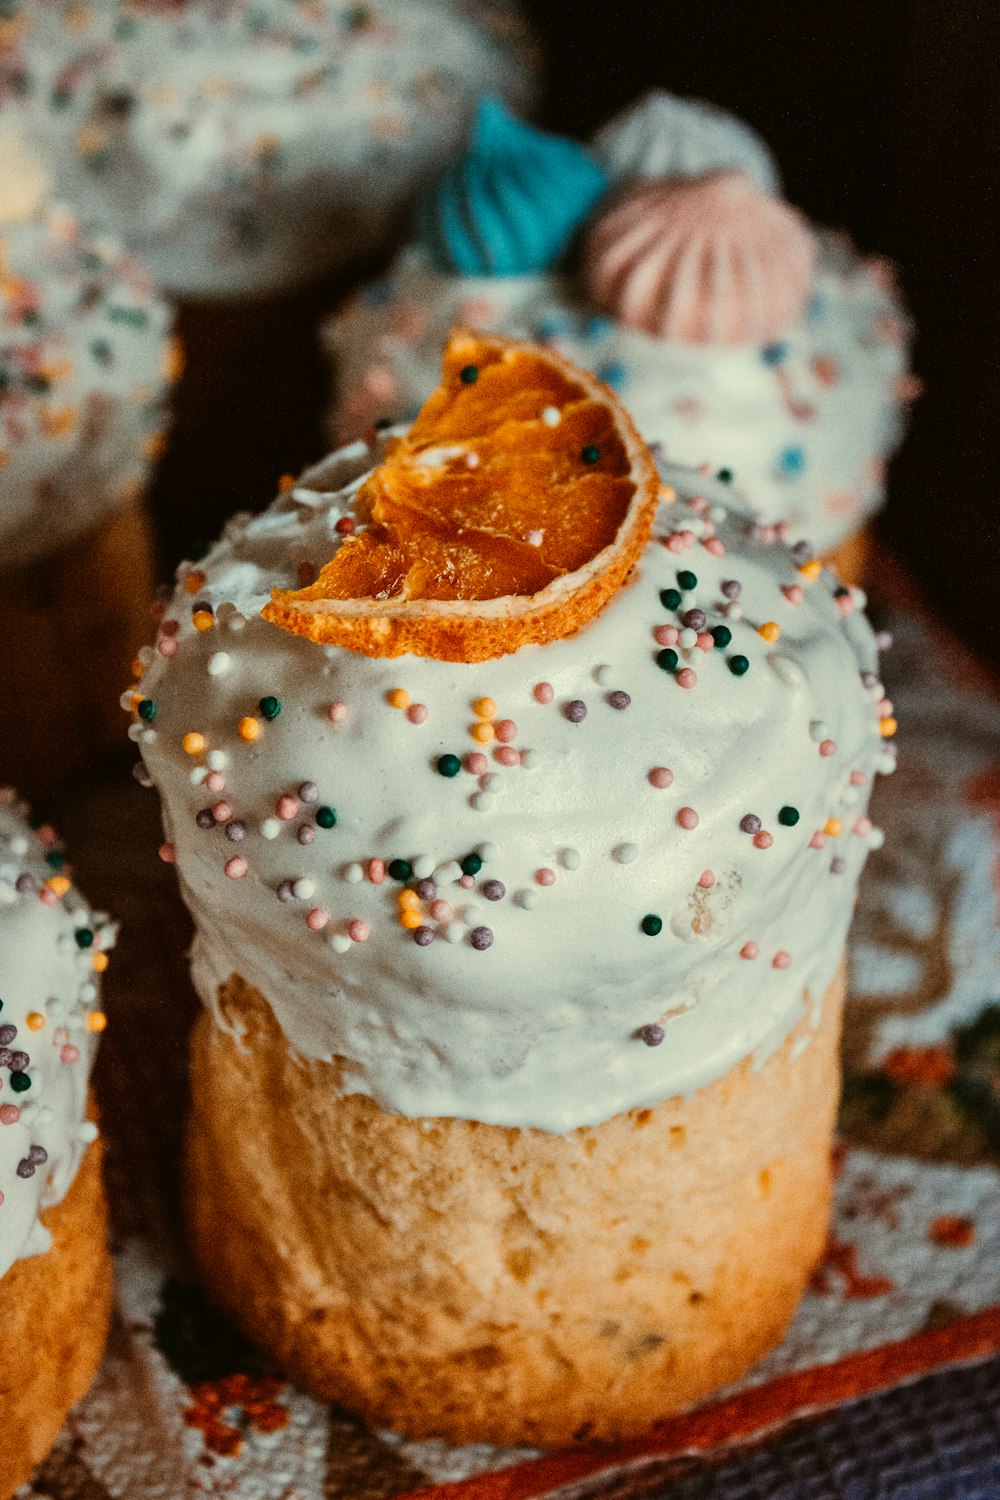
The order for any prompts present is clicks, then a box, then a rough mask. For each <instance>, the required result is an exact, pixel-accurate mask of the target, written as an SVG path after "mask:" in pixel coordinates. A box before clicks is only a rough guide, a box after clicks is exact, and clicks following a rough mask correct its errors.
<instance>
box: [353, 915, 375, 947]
mask: <svg viewBox="0 0 1000 1500" xmlns="http://www.w3.org/2000/svg"><path fill="white" fill-rule="evenodd" d="M371 935H372V930H371V928H370V927H369V925H368V923H367V922H362V920H361V918H360V917H354V918H352V920H351V921H350V922H348V924H347V936H348V937H349V938H350V940H351V942H352V943H367V941H368V939H369V938H370V937H371Z"/></svg>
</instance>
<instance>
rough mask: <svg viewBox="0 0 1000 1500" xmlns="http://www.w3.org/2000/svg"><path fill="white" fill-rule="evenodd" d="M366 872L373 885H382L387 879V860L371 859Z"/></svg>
mask: <svg viewBox="0 0 1000 1500" xmlns="http://www.w3.org/2000/svg"><path fill="white" fill-rule="evenodd" d="M365 874H366V875H367V876H368V879H369V880H370V881H371V883H372V885H381V884H382V882H383V880H384V879H385V860H384V859H370V860H369V861H368V863H367V865H366V866H365Z"/></svg>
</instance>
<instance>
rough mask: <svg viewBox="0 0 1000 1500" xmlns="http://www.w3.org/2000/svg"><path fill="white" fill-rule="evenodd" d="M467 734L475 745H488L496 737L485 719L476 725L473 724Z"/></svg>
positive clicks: (491, 726)
mask: <svg viewBox="0 0 1000 1500" xmlns="http://www.w3.org/2000/svg"><path fill="white" fill-rule="evenodd" d="M469 733H470V734H471V735H472V738H473V739H474V740H475V742H476V744H477V745H488V744H489V742H490V740H491V739H493V738H494V736H495V735H496V730H495V729H494V728H493V725H492V724H490V723H488V722H487V720H486V719H480V721H479V723H478V724H473V726H472V728H471V729H470V730H469Z"/></svg>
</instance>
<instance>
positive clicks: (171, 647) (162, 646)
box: [156, 635, 177, 656]
mask: <svg viewBox="0 0 1000 1500" xmlns="http://www.w3.org/2000/svg"><path fill="white" fill-rule="evenodd" d="M156 649H157V651H159V653H160V655H161V656H176V655H177V642H176V640H175V639H174V637H173V636H172V635H164V636H161V637H160V639H159V640H158V641H157V643H156Z"/></svg>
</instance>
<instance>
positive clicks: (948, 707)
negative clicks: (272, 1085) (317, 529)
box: [22, 606, 1000, 1500]
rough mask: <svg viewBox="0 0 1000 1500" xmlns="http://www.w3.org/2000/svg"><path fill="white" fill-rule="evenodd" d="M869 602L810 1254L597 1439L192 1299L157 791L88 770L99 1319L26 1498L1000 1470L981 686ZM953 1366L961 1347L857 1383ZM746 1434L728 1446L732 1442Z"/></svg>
mask: <svg viewBox="0 0 1000 1500" xmlns="http://www.w3.org/2000/svg"><path fill="white" fill-rule="evenodd" d="M888 623H889V624H890V625H891V627H892V629H893V631H894V633H895V635H896V641H897V644H896V648H895V650H894V651H893V653H892V654H891V655H890V657H889V661H888V664H887V667H886V674H885V675H886V678H887V681H888V682H889V684H890V691H891V695H892V698H893V700H894V702H895V705H896V710H897V714H898V717H899V719H900V721H901V724H902V725H903V728H904V733H903V734H901V755H900V769H899V771H898V772H897V774H896V775H895V776H894V777H889V778H886V779H884V781H883V786H882V788H881V790H880V794H879V795H880V800H879V803H878V805H877V807H876V814H875V815H876V817H877V819H878V821H879V823H880V824H881V825H882V826H883V827H885V828H886V830H887V834H888V837H887V840H886V846H885V849H884V850H882V851H881V852H880V853H879V854H877V855H876V856H875V857H874V858H873V860H872V861H871V864H870V867H869V871H868V874H867V875H866V878H865V882H864V885H863V889H862V895H861V900H860V902H859V909H858V915H857V920H856V925H855V930H854V937H853V947H852V1000H851V1003H850V1005H849V1013H848V1023H847V1035H846V1038H845V1066H846V1084H845V1096H844V1108H843V1116H842V1130H843V1137H844V1143H843V1145H842V1147H841V1150H840V1153H839V1158H838V1163H839V1177H838V1187H837V1201H836V1211H835V1217H834V1222H833V1225H832V1228H831V1236H830V1242H829V1246H828V1250H827V1254H826V1257H825V1259H824V1261H823V1263H822V1265H821V1266H820V1268H819V1270H818V1271H817V1273H816V1276H815V1278H814V1282H813V1286H812V1288H811V1290H810V1291H809V1293H808V1294H807V1296H806V1297H805V1299H804V1301H803V1303H802V1306H801V1308H800V1311H799V1314H798V1316H797V1318H796V1320H795V1322H794V1324H793V1326H792V1328H791V1330H790V1332H789V1334H788V1336H787V1338H786V1339H785V1341H784V1342H783V1343H782V1345H781V1346H780V1348H778V1349H777V1350H775V1351H774V1352H773V1353H772V1354H771V1355H770V1356H769V1357H768V1358H767V1359H766V1360H764V1361H763V1362H762V1363H761V1364H759V1365H758V1366H757V1367H756V1368H755V1369H754V1370H753V1371H752V1372H751V1373H750V1375H749V1376H748V1377H747V1378H746V1379H745V1380H744V1381H743V1382H741V1383H740V1385H739V1386H738V1387H735V1388H733V1389H731V1390H729V1391H724V1392H721V1393H719V1395H718V1396H717V1397H716V1398H714V1399H713V1401H712V1402H711V1403H709V1404H708V1405H707V1406H704V1407H702V1408H700V1409H699V1410H698V1411H696V1412H694V1413H691V1414H688V1415H686V1416H682V1417H679V1418H674V1419H672V1420H670V1421H669V1422H666V1423H664V1424H663V1425H662V1427H661V1428H660V1429H658V1431H657V1433H656V1435H655V1436H654V1437H653V1438H651V1439H649V1440H646V1441H643V1442H642V1443H638V1444H632V1445H630V1447H629V1449H628V1450H623V1451H621V1452H617V1453H616V1452H615V1451H613V1450H606V1451H603V1452H599V1453H594V1452H574V1453H570V1454H561V1455H559V1454H557V1455H548V1456H538V1455H533V1454H529V1453H526V1452H514V1451H509V1450H508V1451H504V1452H497V1451H495V1450H489V1449H484V1448H465V1449H460V1450H456V1449H452V1448H448V1447H446V1446H445V1445H443V1444H436V1443H426V1442H423V1443H418V1442H408V1441H405V1440H402V1439H399V1438H397V1437H394V1436H392V1435H388V1434H379V1433H374V1432H371V1431H369V1430H367V1429H366V1428H365V1427H364V1426H363V1425H362V1424H361V1423H359V1422H357V1421H355V1420H354V1419H353V1418H351V1417H349V1416H348V1415H346V1414H345V1413H343V1412H341V1411H337V1410H331V1409H329V1408H327V1407H324V1406H322V1405H321V1404H320V1403H318V1402H316V1401H313V1400H312V1399H311V1398H310V1397H308V1396H305V1395H303V1394H302V1393H301V1392H299V1391H296V1390H295V1389H294V1388H293V1387H290V1386H288V1385H286V1384H285V1383H283V1382H282V1381H281V1380H280V1379H279V1378H278V1377H277V1375H276V1374H275V1372H273V1371H271V1370H269V1369H268V1368H267V1367H266V1365H265V1364H264V1362H263V1361H262V1360H261V1357H260V1356H259V1355H257V1354H256V1353H255V1352H254V1351H252V1350H250V1349H249V1348H248V1347H247V1346H246V1345H245V1344H244V1343H243V1341H242V1339H241V1338H239V1337H238V1336H237V1335H236V1334H235V1333H234V1332H233V1331H232V1330H231V1329H230V1328H229V1327H228V1326H227V1325H226V1324H225V1322H224V1321H223V1320H222V1318H221V1317H220V1316H219V1315H218V1314H217V1313H215V1312H214V1311H213V1310H212V1309H211V1308H210V1307H209V1306H208V1304H207V1303H206V1302H205V1300H204V1298H203V1297H202V1296H201V1294H200V1293H199V1292H198V1291H197V1290H196V1289H195V1288H194V1286H193V1284H192V1282H191V1280H190V1277H189V1274H188V1272H187V1269H186V1267H185V1263H184V1259H183V1250H182V1246H181V1242H180V1236H179V1230H178V1216H177V1213H176V1201H177V1189H178V1175H179V1171H178V1147H179V1142H180V1130H181V1124H182V1120H183V1115H184V1092H185V1084H184V1064H183V1055H184V1047H183V1044H184V1038H185V1035H186V1031H187V1027H188V1024H189V1022H190V1020H191V1018H192V1016H193V1015H194V1013H195V1005H196V1002H195V1001H194V999H193V996H191V994H190V990H189V987H188V984H187V979H186V973H185V963H184V959H183V947H184V944H185V940H186V933H187V931H188V924H187V919H186V916H184V915H183V914H182V913H181V912H180V910H179V907H178V903H177V897H176V894H175V891H174V886H173V882H172V880H171V878H170V872H169V871H167V870H165V869H164V868H163V867H162V866H161V865H159V863H158V861H157V860H156V857H155V849H156V845H157V843H158V842H159V833H158V829H157V827H156V820H157V813H156V808H155V805H154V801H153V798H152V796H151V794H147V793H144V792H142V791H140V790H139V789H138V788H134V789H132V790H130V791H123V789H122V787H121V786H120V785H102V786H98V787H97V788H95V789H93V790H92V792H91V793H90V794H89V795H88V796H86V797H84V798H82V799H81V798H80V797H79V795H78V796H77V797H76V798H75V799H74V801H73V803H72V805H68V806H67V807H66V808H65V809H63V810H61V811H60V814H59V821H60V826H61V827H62V828H63V829H64V831H65V832H66V834H67V836H68V838H69V839H70V841H71V845H72V847H73V848H74V849H75V850H77V851H78V855H79V860H80V871H79V873H80V876H81V879H84V878H85V881H86V887H87V889H88V890H90V891H93V892H94V893H95V895H96V897H97V898H98V899H100V900H101V901H102V903H105V904H106V905H107V906H108V907H109V909H111V910H114V911H115V912H117V913H118V914H119V915H120V916H121V918H122V940H121V944H120V949H119V962H118V963H117V964H116V966H115V967H114V968H113V969H112V971H111V972H110V974H109V979H112V980H113V983H111V984H109V985H108V990H109V993H108V996H107V1005H108V1010H109V1013H110V1015H111V1026H110V1027H109V1030H108V1033H107V1041H106V1045H105V1047H104V1049H103V1053H102V1057H101V1062H100V1064H99V1070H98V1084H99V1089H100V1091H101V1094H102V1097H103V1107H104V1125H105V1131H106V1134H107V1136H108V1139H109V1144H110V1148H111V1149H110V1161H109V1171H110V1189H111V1194H112V1198H113V1206H114V1211H115V1215H116V1224H117V1231H118V1235H119V1240H120V1243H119V1249H118V1254H117V1263H118V1272H119V1316H118V1321H117V1324H116V1327H115V1330H114V1334H113V1337H112V1340H111V1344H110V1347H109V1350H108V1355H107V1358H106V1360H105V1364H104V1367H103V1369H102V1371H101V1374H100V1376H99V1378H98V1380H97V1382H96V1384H95V1386H94V1388H93V1390H92V1391H91V1393H90V1395H89V1396H88V1397H87V1398H86V1399H85V1400H84V1401H83V1402H82V1403H81V1405H80V1406H79V1407H78V1408H77V1410H76V1412H75V1413H74V1414H73V1415H72V1416H71V1418H70V1420H69V1422H68V1423H67V1426H66V1429H65V1431H64V1433H63V1436H62V1438H61V1439H60V1443H59V1445H58V1446H57V1448H56V1451H55V1453H54V1454H53V1455H52V1456H51V1457H50V1459H49V1460H48V1461H47V1462H46V1464H44V1465H43V1467H42V1469H41V1471H40V1472H39V1474H38V1476H37V1478H36V1481H35V1484H34V1487H30V1486H29V1487H27V1488H26V1489H25V1490H24V1491H23V1492H22V1495H23V1497H24V1500H42V1497H46V1500H71V1497H73V1500H112V1497H113V1500H119V1497H121V1500H126V1497H127V1500H178V1497H181V1496H187V1495H194V1494H222V1493H225V1494H227V1495H229V1496H232V1497H234V1500H332V1497H341V1496H345V1497H346V1496H351V1497H359V1500H369V1497H370V1500H387V1497H390V1496H395V1495H399V1494H401V1493H405V1492H409V1491H413V1490H418V1489H427V1488H433V1487H437V1486H448V1485H452V1484H454V1483H455V1482H456V1481H459V1482H460V1483H459V1485H458V1487H457V1488H455V1489H452V1490H450V1491H448V1492H447V1493H448V1494H449V1496H451V1497H453V1500H479V1497H480V1496H482V1497H483V1500H487V1497H488V1500H520V1497H524V1500H530V1497H533V1496H536V1495H541V1494H543V1493H544V1494H550V1493H553V1492H555V1491H559V1492H560V1493H561V1494H564V1495H565V1496H567V1500H568V1496H569V1495H570V1494H572V1495H573V1496H574V1497H575V1496H577V1495H584V1494H586V1495H588V1496H589V1495H601V1496H606V1497H610V1496H616V1497H617V1496H619V1495H622V1496H629V1495H633V1494H635V1495H639V1494H640V1493H641V1494H648V1493H650V1492H651V1491H652V1490H655V1489H656V1488H657V1486H659V1485H662V1484H664V1483H666V1481H667V1480H668V1479H669V1480H670V1481H671V1484H672V1487H671V1489H670V1495H671V1497H672V1500H674V1497H680V1500H695V1497H698V1500H702V1497H704V1500H709V1497H712V1500H715V1497H718V1500H758V1497H760V1500H764V1497H765V1496H766V1497H767V1500H779V1497H780V1500H792V1497H795V1500H800V1497H810V1500H811V1497H816V1500H848V1497H849V1500H868V1497H871V1500H875V1497H876V1496H878V1497H880V1500H881V1497H887V1500H896V1497H897V1496H898V1497H899V1500H903V1497H906V1500H924V1497H927V1500H930V1497H932V1496H933V1497H934V1500H948V1497H950V1496H952V1495H955V1496H958V1495H961V1496H962V1497H963V1500H977V1497H979V1496H983V1497H985V1496H987V1495H995V1494H997V1493H1000V1469H998V1462H997V1458H996V1454H997V1437H998V1428H1000V1362H998V1361H996V1360H992V1361H990V1362H988V1363H983V1364H978V1365H977V1364H974V1363H973V1364H968V1362H969V1361H975V1360H977V1359H979V1360H981V1359H983V1358H985V1357H987V1356H989V1355H990V1354H991V1353H993V1352H995V1351H997V1350H998V1349H1000V1306H998V1305H997V1304H998V1303H1000V1191H998V1190H1000V1086H998V1085H1000V698H998V697H997V695H996V694H995V692H993V691H992V690H991V689H990V686H989V684H987V683H986V682H984V681H983V680H982V679H980V678H978V677H977V676H976V674H975V672H974V670H973V669H972V668H971V667H970V665H969V663H968V662H967V661H966V660H965V659H964V657H963V656H962V655H961V653H960V652H959V651H958V649H957V648H955V647H953V646H952V644H951V643H949V641H948V640H947V638H944V637H942V636H941V635H940V634H939V633H937V632H934V631H932V630H931V628H930V627H929V626H928V625H927V624H926V622H925V621H923V619H922V618H921V617H920V616H919V615H916V614H914V613H912V612H911V611H908V610H906V609H901V608H900V607H898V606H897V607H896V609H895V610H894V611H893V612H892V618H891V619H890V620H889V621H888ZM123 829H128V831H129V835H130V836H129V837H128V838H124V839H123V837H122V830H123ZM125 851H127V853H126V852H125ZM952 1364H967V1368H964V1369H962V1370H961V1371H959V1372H957V1373H952V1374H943V1373H942V1374H938V1375H934V1376H933V1377H932V1378H930V1379H928V1378H924V1379H921V1380H919V1381H918V1383H917V1384H914V1385H909V1386H906V1387H904V1388H903V1389H901V1390H899V1391H896V1392H895V1393H894V1394H893V1395H892V1396H891V1397H888V1398H887V1397H883V1398H881V1399H874V1398H873V1395H872V1393H875V1392H878V1391H880V1390H884V1389H885V1388H887V1387H891V1386H893V1385H897V1384H899V1383H900V1382H902V1381H907V1380H912V1379H913V1378H914V1377H918V1376H925V1377H926V1375H927V1372H930V1371H934V1370H935V1369H939V1368H940V1367H942V1366H946V1365H952ZM858 1398H863V1399H858ZM833 1408H837V1410H836V1411H835V1412H834V1414H833V1415H828V1416H826V1417H824V1418H823V1419H822V1420H820V1421H819V1422H811V1423H809V1424H808V1425H807V1426H802V1425H801V1424H799V1423H798V1422H797V1421H796V1419H798V1418H801V1417H803V1416H804V1415H807V1414H813V1415H815V1413H816V1412H817V1411H823V1410H830V1409H833ZM788 1424H791V1425H788ZM776 1428H784V1430H783V1431H782V1432H780V1434H779V1435H775V1431H774V1430H775V1429H776ZM765 1432H766V1433H768V1434H769V1437H768V1440H767V1441H766V1442H765V1443H763V1445H761V1446H757V1447H753V1448H749V1449H746V1450H743V1451H741V1452H740V1453H739V1455H738V1456H737V1457H734V1456H732V1453H731V1448H730V1451H728V1452H726V1451H723V1444H725V1445H727V1446H728V1445H731V1444H733V1443H734V1442H738V1441H739V1440H741V1439H742V1440H748V1439H751V1438H754V1437H757V1438H758V1439H759V1438H760V1435H761V1434H763V1433H765ZM497 1471H499V1472H497ZM476 1476H484V1477H483V1478H482V1479H477V1477H476ZM442 1500H443V1497H442Z"/></svg>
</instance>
